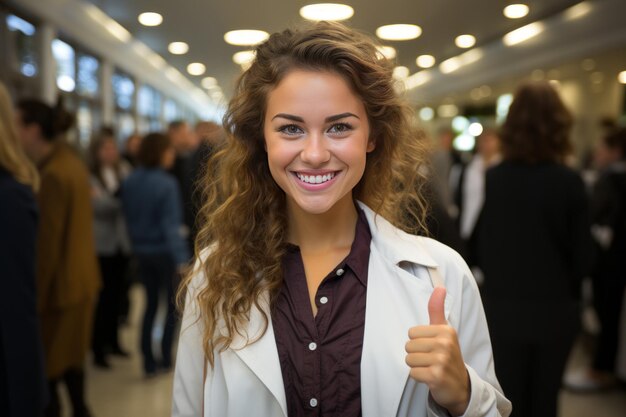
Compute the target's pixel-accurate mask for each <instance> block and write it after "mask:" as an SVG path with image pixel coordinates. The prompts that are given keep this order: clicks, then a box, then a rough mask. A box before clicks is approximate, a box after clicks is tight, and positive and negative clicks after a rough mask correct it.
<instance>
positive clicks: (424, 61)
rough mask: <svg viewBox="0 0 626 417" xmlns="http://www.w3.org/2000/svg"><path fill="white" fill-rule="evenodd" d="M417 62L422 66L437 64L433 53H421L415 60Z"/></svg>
mask: <svg viewBox="0 0 626 417" xmlns="http://www.w3.org/2000/svg"><path fill="white" fill-rule="evenodd" d="M415 63H416V64H417V66H418V67H420V68H430V67H432V66H433V65H435V57H434V56H432V55H420V56H418V57H417V59H416V60H415Z"/></svg>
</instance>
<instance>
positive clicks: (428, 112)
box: [419, 107, 435, 122]
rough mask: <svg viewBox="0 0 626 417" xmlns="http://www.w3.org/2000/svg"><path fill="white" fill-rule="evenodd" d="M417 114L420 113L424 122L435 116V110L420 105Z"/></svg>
mask: <svg viewBox="0 0 626 417" xmlns="http://www.w3.org/2000/svg"><path fill="white" fill-rule="evenodd" d="M419 115H420V119H422V120H423V121H425V122H428V121H430V120H433V117H435V111H434V110H433V108H432V107H422V108H421V109H420V112H419Z"/></svg>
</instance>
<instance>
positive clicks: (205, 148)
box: [189, 121, 224, 249]
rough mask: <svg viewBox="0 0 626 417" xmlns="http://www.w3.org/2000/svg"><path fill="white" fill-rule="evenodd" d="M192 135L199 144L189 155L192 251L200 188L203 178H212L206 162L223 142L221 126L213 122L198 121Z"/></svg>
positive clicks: (211, 171) (200, 205)
mask: <svg viewBox="0 0 626 417" xmlns="http://www.w3.org/2000/svg"><path fill="white" fill-rule="evenodd" d="M194 133H195V135H196V136H197V138H196V140H197V141H198V142H199V145H198V147H197V148H196V149H195V150H194V151H193V153H192V154H191V160H190V163H191V169H190V178H191V184H192V189H191V213H190V214H189V217H190V220H191V229H190V235H189V242H190V248H192V249H193V242H195V239H196V236H197V235H198V223H199V219H198V214H199V213H200V209H201V208H202V190H201V188H200V186H201V184H202V180H203V179H204V177H208V178H213V177H214V175H215V173H214V167H212V166H209V165H208V161H209V159H210V158H211V156H212V155H213V153H214V152H215V151H216V150H217V148H218V147H219V146H220V145H221V144H222V143H223V141H224V129H223V128H222V126H220V125H218V124H217V123H213V122H206V121H200V122H198V123H196V127H195V129H194Z"/></svg>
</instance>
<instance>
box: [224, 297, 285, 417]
mask: <svg viewBox="0 0 626 417" xmlns="http://www.w3.org/2000/svg"><path fill="white" fill-rule="evenodd" d="M260 304H261V308H262V309H263V311H264V312H265V313H266V315H267V318H268V320H269V323H268V327H267V331H266V332H265V334H264V335H263V336H262V337H261V338H259V339H258V340H256V338H257V337H258V335H259V334H261V332H262V331H263V326H264V317H263V312H262V311H261V310H259V309H258V308H257V307H256V306H252V308H251V310H250V321H249V324H248V329H247V335H249V336H250V340H252V341H254V343H248V344H246V338H244V337H242V336H240V335H237V336H236V337H235V339H234V340H233V343H232V344H231V349H232V350H233V351H234V352H235V354H236V355H237V356H238V357H239V358H240V359H241V360H242V361H243V362H244V363H245V364H246V365H247V366H248V368H250V370H251V371H252V372H253V373H254V374H255V375H256V376H257V377H258V378H259V380H260V381H261V382H262V383H263V384H264V385H265V386H266V387H267V389H268V390H269V391H270V392H271V393H272V395H273V396H274V398H275V399H276V401H278V403H279V404H280V408H281V409H282V411H283V415H284V416H285V417H286V416H287V401H286V398H285V388H284V385H283V376H282V373H281V370H280V369H281V368H280V360H279V358H278V349H277V348H276V340H275V338H274V329H273V327H272V320H271V316H270V312H269V305H268V302H267V297H265V299H263V300H261V303H260ZM255 340H256V341H255Z"/></svg>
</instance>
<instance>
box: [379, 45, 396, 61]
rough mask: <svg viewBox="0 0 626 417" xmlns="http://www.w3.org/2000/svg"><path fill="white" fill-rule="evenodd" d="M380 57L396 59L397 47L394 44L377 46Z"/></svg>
mask: <svg viewBox="0 0 626 417" xmlns="http://www.w3.org/2000/svg"><path fill="white" fill-rule="evenodd" d="M376 49H377V50H378V54H377V55H378V59H383V58H384V59H394V58H395V57H396V49H395V48H394V47H393V46H377V47H376Z"/></svg>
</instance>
